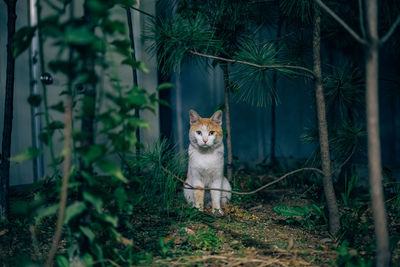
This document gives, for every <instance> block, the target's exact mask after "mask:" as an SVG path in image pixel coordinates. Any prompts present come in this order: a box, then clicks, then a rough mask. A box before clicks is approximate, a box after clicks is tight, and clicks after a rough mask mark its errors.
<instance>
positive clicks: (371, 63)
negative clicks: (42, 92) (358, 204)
mask: <svg viewBox="0 0 400 267" xmlns="http://www.w3.org/2000/svg"><path fill="white" fill-rule="evenodd" d="M366 8H367V27H368V33H369V38H370V40H369V44H368V46H367V51H366V64H365V66H366V71H365V74H366V90H367V92H366V106H367V132H368V168H369V182H370V187H371V202H372V211H373V217H374V224H375V234H376V266H378V267H381V266H382V267H386V266H389V264H390V252H389V241H388V231H387V221H386V211H385V202H384V196H383V189H382V166H381V146H380V140H379V107H378V68H379V65H378V62H379V61H378V60H379V44H378V43H379V39H378V6H377V1H376V0H368V1H367V2H366Z"/></svg>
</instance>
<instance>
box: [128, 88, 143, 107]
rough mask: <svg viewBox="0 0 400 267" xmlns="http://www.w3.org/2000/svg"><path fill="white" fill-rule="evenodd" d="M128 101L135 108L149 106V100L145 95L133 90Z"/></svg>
mask: <svg viewBox="0 0 400 267" xmlns="http://www.w3.org/2000/svg"><path fill="white" fill-rule="evenodd" d="M128 97H129V98H128V99H127V100H128V101H129V104H131V105H135V106H140V105H144V104H147V98H146V96H145V95H144V94H141V93H140V92H137V91H136V90H132V91H131V92H130V93H129V95H128Z"/></svg>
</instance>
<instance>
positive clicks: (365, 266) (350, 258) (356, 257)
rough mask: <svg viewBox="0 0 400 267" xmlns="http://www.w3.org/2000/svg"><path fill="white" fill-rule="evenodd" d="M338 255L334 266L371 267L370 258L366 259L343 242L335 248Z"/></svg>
mask: <svg viewBox="0 0 400 267" xmlns="http://www.w3.org/2000/svg"><path fill="white" fill-rule="evenodd" d="M337 251H338V253H339V255H338V258H337V259H336V261H335V263H334V266H340V267H356V266H357V267H370V266H373V261H372V260H371V258H366V257H365V256H364V255H360V253H359V252H358V251H357V250H356V249H353V248H350V247H349V246H348V242H346V241H345V242H343V243H342V245H341V246H340V247H338V248H337Z"/></svg>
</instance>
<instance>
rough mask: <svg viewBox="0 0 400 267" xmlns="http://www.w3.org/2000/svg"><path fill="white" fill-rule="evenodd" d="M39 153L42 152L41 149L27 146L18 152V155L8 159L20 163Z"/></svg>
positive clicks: (35, 156)
mask: <svg viewBox="0 0 400 267" xmlns="http://www.w3.org/2000/svg"><path fill="white" fill-rule="evenodd" d="M41 154H43V150H41V149H37V148H34V147H28V148H26V149H24V150H22V151H21V153H19V154H18V155H16V156H14V157H11V158H10V161H12V162H18V163H21V162H24V161H27V160H32V159H34V158H37V157H38V156H40V155H41Z"/></svg>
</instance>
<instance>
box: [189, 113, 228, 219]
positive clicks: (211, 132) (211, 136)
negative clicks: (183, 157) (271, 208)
mask: <svg viewBox="0 0 400 267" xmlns="http://www.w3.org/2000/svg"><path fill="white" fill-rule="evenodd" d="M189 118H190V131H189V140H190V144H189V149H188V154H189V166H188V173H187V179H186V183H188V184H190V185H191V186H193V187H195V188H205V187H209V188H220V189H224V190H229V191H230V190H231V185H230V184H229V181H228V180H227V179H226V178H225V177H224V175H223V173H224V143H223V140H222V139H223V131H222V111H221V110H218V111H216V112H215V113H214V114H213V115H212V116H211V118H202V117H200V116H199V114H197V112H196V111H194V110H190V111H189ZM204 193H205V192H204V190H198V189H197V190H194V189H190V188H189V187H188V186H185V187H184V195H185V198H186V201H187V202H188V203H189V204H191V205H193V206H194V207H196V208H198V209H199V210H200V211H203V210H204V202H205V201H204ZM210 194H211V207H212V211H213V213H217V215H223V214H224V212H223V211H222V209H221V205H225V204H227V203H228V202H229V200H230V199H231V193H230V192H221V191H216V190H211V192H210ZM207 204H209V203H207Z"/></svg>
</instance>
